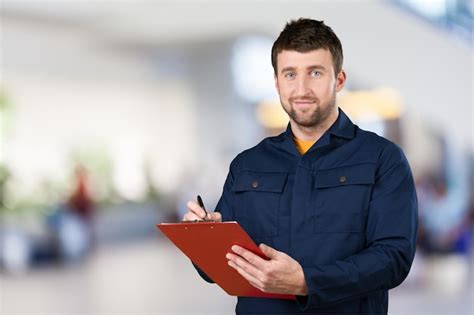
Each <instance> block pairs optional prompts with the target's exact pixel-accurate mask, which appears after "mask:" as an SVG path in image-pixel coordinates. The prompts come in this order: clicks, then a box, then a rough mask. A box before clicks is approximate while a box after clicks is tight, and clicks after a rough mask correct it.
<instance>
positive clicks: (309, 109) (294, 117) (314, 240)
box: [183, 19, 418, 314]
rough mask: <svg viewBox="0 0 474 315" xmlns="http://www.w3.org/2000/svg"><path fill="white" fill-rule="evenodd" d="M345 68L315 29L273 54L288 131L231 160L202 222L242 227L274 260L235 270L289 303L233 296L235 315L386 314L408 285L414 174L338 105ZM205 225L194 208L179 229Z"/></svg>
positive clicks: (337, 47)
mask: <svg viewBox="0 0 474 315" xmlns="http://www.w3.org/2000/svg"><path fill="white" fill-rule="evenodd" d="M342 63H343V52H342V45H341V43H340V41H339V39H338V37H337V36H336V34H335V33H334V32H333V31H332V29H331V28H330V27H328V26H327V25H325V24H324V22H322V21H315V20H311V19H299V20H297V21H291V22H289V23H287V24H286V26H285V28H284V30H283V31H282V32H281V34H280V35H279V37H278V39H277V40H276V41H275V43H274V44H273V47H272V65H273V68H274V78H275V86H276V89H277V91H278V93H279V96H280V102H281V105H282V107H283V109H284V110H285V111H286V113H287V114H288V116H289V118H290V122H289V124H288V127H287V130H286V131H285V132H284V133H282V134H280V135H279V136H276V137H269V138H266V139H264V140H263V141H262V142H260V143H259V144H258V145H257V146H255V147H253V148H251V149H248V150H246V151H244V152H242V153H240V154H239V155H238V156H237V157H236V158H235V159H234V160H233V161H232V163H231V165H230V171H229V174H228V176H227V179H226V182H225V184H224V189H223V194H222V196H221V199H220V200H219V202H218V204H217V206H216V210H215V212H213V213H209V214H208V217H207V219H212V220H215V221H218V222H220V221H231V220H235V221H238V222H239V224H240V225H241V226H242V227H243V228H244V230H245V231H246V232H247V233H248V234H249V235H250V236H251V238H252V239H253V240H254V241H255V242H256V243H257V244H260V249H261V250H262V252H263V253H264V254H265V255H266V256H268V258H269V260H264V259H262V258H260V257H259V256H257V255H255V254H253V253H252V252H250V251H247V250H246V249H244V248H241V247H239V246H233V247H232V253H228V254H227V259H228V263H229V265H230V266H231V267H232V268H234V269H235V270H237V271H238V272H239V273H240V274H241V275H242V276H243V277H244V278H245V279H247V280H248V281H249V283H250V284H252V285H253V286H254V287H256V288H258V289H260V290H262V291H264V292H269V293H280V294H292V295H295V296H296V300H295V301H292V300H280V299H266V298H251V297H239V298H238V303H237V306H236V312H237V313H238V314H255V313H259V314H263V313H265V314H275V313H278V314H319V313H333V314H343V313H345V314H349V313H350V314H386V313H387V311H388V290H389V289H392V288H394V287H396V286H398V285H399V284H400V283H402V282H403V280H404V279H405V278H406V276H407V275H408V272H409V270H410V267H411V264H412V261H413V258H414V254H415V235H416V230H417V220H418V219H417V198H416V192H415V186H414V182H413V178H412V173H411V170H410V167H409V165H408V162H407V159H406V157H405V155H404V153H403V152H402V150H401V149H400V148H399V147H398V146H397V145H395V144H394V143H392V142H390V141H389V140H387V139H385V138H382V137H380V136H378V135H376V134H375V133H372V132H368V131H364V130H362V129H360V128H359V127H358V126H356V125H354V124H353V123H352V122H351V120H350V119H349V117H347V116H346V114H345V113H344V112H343V111H342V110H341V109H339V108H338V106H337V105H336V93H337V92H339V91H341V90H342V89H343V87H344V84H345V81H346V73H345V72H344V70H343V69H342ZM202 219H206V214H205V211H204V210H203V209H202V208H200V207H199V205H198V204H197V203H196V202H194V201H189V202H188V212H187V213H186V214H185V215H184V217H183V220H188V221H190V220H202ZM198 271H199V272H200V274H201V276H202V277H203V278H204V279H206V280H207V281H209V282H212V279H210V278H209V277H207V276H206V275H205V274H204V273H203V272H202V271H200V270H198Z"/></svg>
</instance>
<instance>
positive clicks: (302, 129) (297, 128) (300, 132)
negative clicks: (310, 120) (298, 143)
mask: <svg viewBox="0 0 474 315" xmlns="http://www.w3.org/2000/svg"><path fill="white" fill-rule="evenodd" d="M338 116H339V111H338V109H337V106H336V107H335V110H334V111H332V113H331V114H330V115H329V116H328V117H327V118H326V119H325V120H324V121H322V122H321V123H320V124H318V125H316V126H311V127H306V126H301V125H299V124H298V123H296V122H295V121H294V120H293V119H291V118H290V125H291V131H292V132H293V135H294V136H295V137H296V138H297V139H300V140H304V141H318V140H319V138H321V137H322V135H323V134H324V133H325V132H326V131H327V130H328V129H329V128H330V127H331V125H332V124H334V122H335V121H336V120H337V117H338Z"/></svg>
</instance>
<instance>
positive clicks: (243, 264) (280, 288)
mask: <svg viewBox="0 0 474 315" xmlns="http://www.w3.org/2000/svg"><path fill="white" fill-rule="evenodd" d="M259 247H260V250H261V251H262V252H263V253H264V254H265V255H266V256H267V257H268V258H270V260H265V259H263V258H261V257H260V256H258V255H256V254H254V253H252V252H251V251H248V250H246V249H245V248H242V247H240V246H237V245H234V246H232V251H233V252H234V253H228V254H227V255H226V258H227V259H229V261H228V263H229V266H231V267H232V268H234V269H235V270H237V271H238V272H239V273H240V274H241V275H242V276H243V277H244V278H245V279H247V281H248V282H250V284H251V285H253V286H254V287H256V288H257V289H260V290H261V291H263V292H266V293H280V294H294V295H307V294H308V288H307V287H306V281H305V278H304V273H303V268H302V267H301V265H300V264H299V263H298V262H297V261H296V260H294V259H293V258H291V257H290V256H288V255H287V254H285V253H283V252H280V251H277V250H276V249H274V248H271V247H270V246H268V245H265V244H260V246H259Z"/></svg>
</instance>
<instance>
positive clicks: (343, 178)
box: [339, 176, 347, 183]
mask: <svg viewBox="0 0 474 315" xmlns="http://www.w3.org/2000/svg"><path fill="white" fill-rule="evenodd" d="M346 180H347V177H346V176H341V177H339V182H340V183H345V182H346Z"/></svg>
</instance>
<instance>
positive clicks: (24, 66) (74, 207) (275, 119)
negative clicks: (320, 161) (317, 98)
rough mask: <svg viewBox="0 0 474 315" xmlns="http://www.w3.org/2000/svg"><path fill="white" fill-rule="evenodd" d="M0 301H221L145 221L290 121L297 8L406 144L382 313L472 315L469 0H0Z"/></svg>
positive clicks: (55, 307) (123, 307) (229, 309)
mask: <svg viewBox="0 0 474 315" xmlns="http://www.w3.org/2000/svg"><path fill="white" fill-rule="evenodd" d="M0 10H1V11H0V56H1V58H0V60H1V64H0V314H2V315H3V314H233V312H234V304H235V299H234V298H232V297H229V296H227V295H226V294H225V293H224V292H223V291H222V290H220V289H219V288H218V287H216V286H215V285H210V284H208V283H206V282H204V281H202V280H201V279H200V278H199V276H198V275H197V273H196V272H195V270H194V268H193V266H192V265H191V264H190V263H189V261H188V259H187V258H186V257H185V256H183V255H182V254H181V252H179V251H178V250H177V249H176V248H175V247H173V246H172V245H171V244H170V242H169V241H168V240H167V239H165V238H164V237H163V236H162V235H161V234H160V233H159V232H158V231H157V229H156V228H155V224H156V223H161V222H175V221H178V220H180V218H181V216H182V214H183V213H184V212H185V211H186V206H185V204H186V201H188V200H191V199H194V198H195V196H196V195H197V194H198V193H199V194H201V195H202V196H203V199H204V201H205V203H206V204H207V207H208V208H212V207H213V206H214V205H215V204H216V201H217V200H218V198H219V196H220V193H221V191H222V185H223V183H224V180H225V176H226V173H227V170H228V165H229V162H230V161H231V160H232V158H233V157H234V156H235V155H236V154H237V153H239V152H240V151H242V150H244V149H246V148H248V147H250V146H253V145H255V144H256V143H258V142H259V141H260V140H261V139H262V138H263V137H265V136H268V135H274V134H278V133H279V132H281V131H282V130H283V129H284V128H285V127H286V124H287V119H286V117H285V116H286V115H284V113H283V111H282V110H281V108H280V105H279V102H278V98H277V95H276V92H275V91H274V84H273V72H272V68H271V63H270V49H271V45H272V43H273V41H274V39H275V38H276V37H277V36H278V34H279V32H280V31H281V30H282V29H283V27H284V25H285V23H286V22H287V21H289V20H290V19H294V18H298V17H310V18H314V19H319V20H324V21H325V22H326V23H327V24H328V25H330V26H331V27H332V28H333V29H334V31H335V32H336V33H337V34H338V36H339V38H340V39H341V41H342V44H343V47H344V55H345V61H344V68H345V70H346V72H347V74H348V83H347V85H346V88H345V90H344V92H341V93H340V94H339V95H338V104H339V105H340V106H341V107H342V108H343V109H344V110H345V111H346V112H347V113H348V114H349V116H350V117H351V118H352V120H353V121H354V122H355V123H356V124H358V125H359V126H360V127H361V128H363V129H367V130H372V131H375V132H377V133H378V134H380V135H383V136H385V137H387V138H389V139H391V140H392V141H394V142H396V143H397V144H399V145H400V146H401V147H402V148H403V149H404V150H405V153H406V155H407V157H408V159H409V161H410V164H411V166H412V170H413V173H414V176H415V180H416V185H417V193H418V198H419V214H420V227H419V235H418V251H417V255H416V258H415V262H414V265H413V268H412V270H411V273H410V275H409V277H408V278H407V280H406V281H405V282H404V283H403V284H402V285H401V286H400V287H398V288H396V289H394V290H392V291H391V293H390V298H391V299H390V307H389V309H390V313H391V314H400V315H405V314H414V315H416V314H472V312H473V306H472V296H473V291H472V288H473V282H474V281H473V251H472V249H473V218H474V195H473V189H472V187H473V185H472V184H473V178H474V167H473V161H474V158H473V157H474V155H473V153H474V149H473V143H474V142H473V82H472V81H473V47H474V44H473V11H474V5H473V2H472V1H471V0H387V1H375V0H374V1H356V0H353V1H349V0H346V1H237V0H207V1H204V0H201V1H184V0H174V1H131V0H130V1H126V0H123V1H119V0H70V1H66V0H63V1H60V0H57V1H42V0H36V1H35V0H31V1H24V0H2V1H0Z"/></svg>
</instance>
